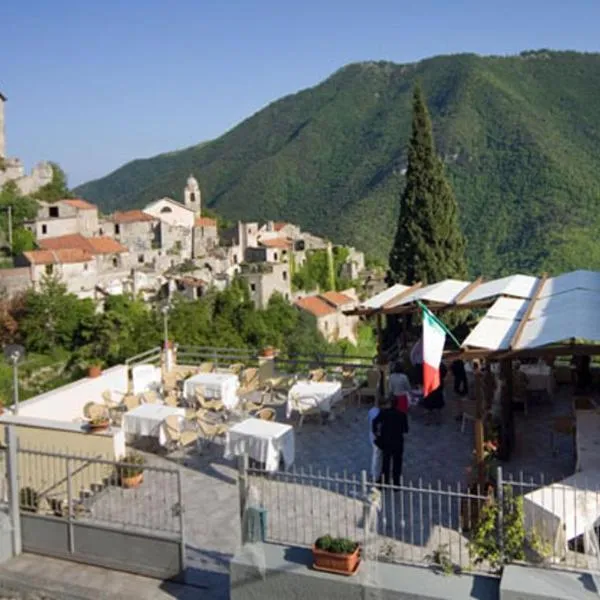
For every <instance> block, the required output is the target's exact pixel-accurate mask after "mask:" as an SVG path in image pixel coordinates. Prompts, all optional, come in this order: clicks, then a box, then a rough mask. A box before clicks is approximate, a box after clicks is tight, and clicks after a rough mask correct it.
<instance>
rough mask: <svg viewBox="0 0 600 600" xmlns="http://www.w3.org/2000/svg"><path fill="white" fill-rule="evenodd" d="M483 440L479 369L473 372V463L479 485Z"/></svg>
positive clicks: (482, 458) (482, 475) (483, 475)
mask: <svg viewBox="0 0 600 600" xmlns="http://www.w3.org/2000/svg"><path fill="white" fill-rule="evenodd" d="M483 442H484V439H483V382H482V373H481V371H477V372H476V373H475V463H476V465H477V482H478V483H479V485H480V486H483V485H484V484H485V481H484V479H485V472H484V469H483V462H484V453H483Z"/></svg>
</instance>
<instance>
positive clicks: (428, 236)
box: [389, 85, 467, 285]
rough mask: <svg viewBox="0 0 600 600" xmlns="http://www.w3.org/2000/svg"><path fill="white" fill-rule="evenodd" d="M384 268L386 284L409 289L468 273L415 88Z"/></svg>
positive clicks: (419, 94) (448, 195)
mask: <svg viewBox="0 0 600 600" xmlns="http://www.w3.org/2000/svg"><path fill="white" fill-rule="evenodd" d="M389 268H390V273H389V274H390V280H391V281H390V282H391V283H398V282H402V283H406V284H409V285H410V284H413V283H417V282H419V281H421V282H423V284H425V285H426V284H430V283H435V282H437V281H441V280H443V279H446V278H449V277H451V278H458V279H460V278H464V277H465V276H466V272H467V267H466V262H465V240H464V237H463V234H462V232H461V230H460V227H459V222H458V207H457V204H456V199H455V198H454V193H453V191H452V188H451V186H450V184H449V182H448V181H447V179H446V176H445V173H444V165H443V163H442V161H441V160H440V158H439V157H438V156H437V154H436V152H435V146H434V141H433V133H432V128H431V119H430V117H429V111H428V110H427V106H426V104H425V99H424V97H423V92H422V90H421V87H420V86H419V85H417V86H416V87H415V91H414V97H413V120H412V135H411V138H410V142H409V146H408V164H407V168H406V185H405V188H404V192H403V193H402V196H401V198H400V215H399V217H398V227H397V229H396V237H395V239H394V244H393V246H392V249H391V251H390V255H389Z"/></svg>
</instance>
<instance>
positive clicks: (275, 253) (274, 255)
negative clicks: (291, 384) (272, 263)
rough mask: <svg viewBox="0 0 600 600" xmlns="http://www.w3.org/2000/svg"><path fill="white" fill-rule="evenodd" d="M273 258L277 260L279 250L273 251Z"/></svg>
mask: <svg viewBox="0 0 600 600" xmlns="http://www.w3.org/2000/svg"><path fill="white" fill-rule="evenodd" d="M273 260H277V252H273Z"/></svg>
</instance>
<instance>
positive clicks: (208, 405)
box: [194, 388, 225, 412]
mask: <svg viewBox="0 0 600 600" xmlns="http://www.w3.org/2000/svg"><path fill="white" fill-rule="evenodd" d="M194 398H195V400H196V403H197V405H198V408H204V409H206V410H214V411H215V412H220V411H222V410H224V408H225V405H224V404H223V403H222V402H221V401H220V400H217V399H216V398H213V399H212V400H207V399H206V398H205V397H204V393H203V391H202V390H201V389H198V388H196V392H195V394H194Z"/></svg>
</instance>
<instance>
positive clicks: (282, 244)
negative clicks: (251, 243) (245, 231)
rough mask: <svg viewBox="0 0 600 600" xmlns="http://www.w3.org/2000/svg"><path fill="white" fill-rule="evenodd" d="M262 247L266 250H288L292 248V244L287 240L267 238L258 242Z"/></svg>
mask: <svg viewBox="0 0 600 600" xmlns="http://www.w3.org/2000/svg"><path fill="white" fill-rule="evenodd" d="M258 243H259V244H260V245H261V246H265V248H284V249H287V248H289V247H290V246H291V242H290V241H289V240H288V239H287V238H282V237H276V238H267V239H264V240H263V239H261V240H259V241H258Z"/></svg>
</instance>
